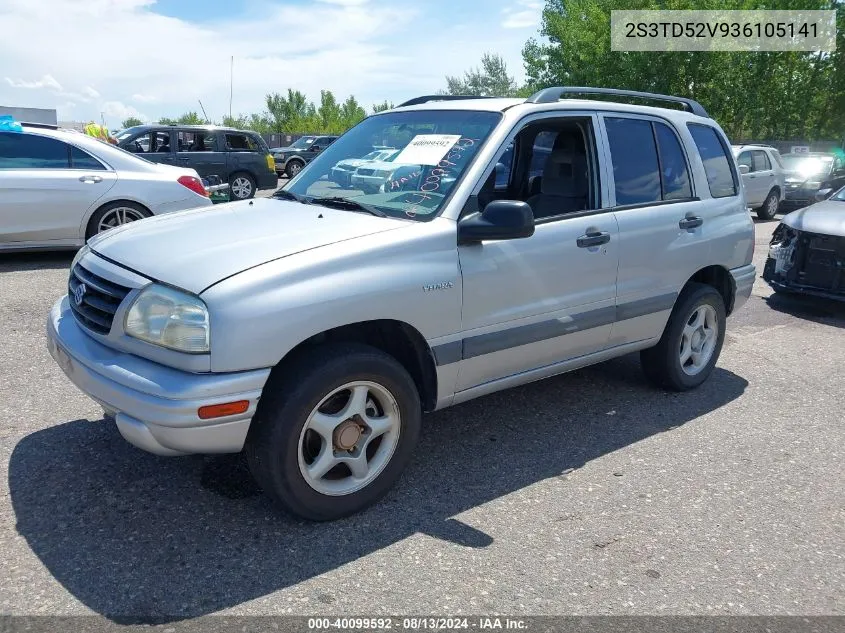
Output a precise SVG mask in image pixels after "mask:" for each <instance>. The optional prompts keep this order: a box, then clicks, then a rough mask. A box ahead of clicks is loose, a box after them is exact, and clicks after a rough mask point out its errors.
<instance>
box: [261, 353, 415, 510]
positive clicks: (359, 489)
mask: <svg viewBox="0 0 845 633" xmlns="http://www.w3.org/2000/svg"><path fill="white" fill-rule="evenodd" d="M420 418H421V409H420V399H419V394H418V392H417V389H416V385H415V384H414V381H413V379H412V378H411V377H410V375H409V374H408V372H407V371H406V370H405V368H404V367H402V365H401V364H399V363H398V362H397V361H396V360H395V359H394V358H393V357H391V356H389V355H387V354H385V353H384V352H381V351H380V350H377V349H375V348H372V347H369V346H366V345H360V344H342V345H326V346H323V347H320V348H316V349H315V350H314V351H313V352H311V353H310V354H309V355H307V356H301V357H300V358H299V359H297V360H295V361H293V362H292V364H290V365H288V366H286V368H285V371H284V374H283V375H282V374H281V373H280V374H276V373H275V372H274V374H273V375H271V378H270V380H269V381H268V383H267V385H266V386H265V388H264V393H263V395H262V398H261V402H260V404H259V407H258V411H257V412H256V416H255V418H254V419H253V422H252V426H251V428H250V432H249V437H248V439H247V446H246V453H247V458H248V460H249V464H250V468H251V470H252V472H253V475H254V476H255V479H256V480H257V481H258V483H259V485H260V486H261V487H262V488H263V489H264V491H265V493H266V494H268V495H269V496H270V497H271V498H272V499H273V500H275V501H276V502H277V503H278V504H279V505H281V506H282V507H283V508H284V509H286V510H287V511H289V512H291V513H293V514H296V515H299V516H301V517H304V518H306V519H311V520H315V521H327V520H333V519H338V518H340V517H343V516H347V515H349V514H353V513H355V512H358V511H360V510H362V509H364V508H366V507H367V506H369V505H371V504H373V503H375V502H376V501H378V500H379V499H380V498H381V497H383V496H384V495H385V494H386V493H387V491H388V490H390V488H391V487H392V486H393V484H394V483H395V482H396V480H397V479H398V478H399V475H400V474H401V472H402V470H403V469H404V468H405V466H406V465H407V463H408V461H409V460H410V457H411V453H412V451H413V449H414V446H415V445H416V442H417V438H418V437H419V431H420Z"/></svg>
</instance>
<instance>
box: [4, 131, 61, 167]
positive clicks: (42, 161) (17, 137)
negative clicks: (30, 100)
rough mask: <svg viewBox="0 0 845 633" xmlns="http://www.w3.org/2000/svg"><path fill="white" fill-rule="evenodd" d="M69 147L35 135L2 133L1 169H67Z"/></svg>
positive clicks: (54, 140)
mask: <svg viewBox="0 0 845 633" xmlns="http://www.w3.org/2000/svg"><path fill="white" fill-rule="evenodd" d="M68 166H69V161H68V145H67V144H66V143H63V142H61V141H57V140H56V139H52V138H48V137H46V136H38V135H35V134H26V133H24V134H21V133H17V132H15V133H12V132H0V169H67V168H68Z"/></svg>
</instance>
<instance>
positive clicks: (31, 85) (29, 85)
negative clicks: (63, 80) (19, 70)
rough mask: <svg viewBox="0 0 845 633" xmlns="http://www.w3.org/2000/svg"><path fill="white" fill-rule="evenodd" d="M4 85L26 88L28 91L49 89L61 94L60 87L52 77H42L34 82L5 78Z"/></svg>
mask: <svg viewBox="0 0 845 633" xmlns="http://www.w3.org/2000/svg"><path fill="white" fill-rule="evenodd" d="M6 83H8V84H9V85H10V86H11V87H12V88H26V89H29V90H40V89H41V88H50V89H52V90H55V91H57V92H61V90H62V85H61V84H60V83H59V82H58V81H56V80H55V78H54V77H53V76H52V75H44V76H43V77H42V78H41V79H38V80H36V81H26V80H25V79H12V78H11V77H6Z"/></svg>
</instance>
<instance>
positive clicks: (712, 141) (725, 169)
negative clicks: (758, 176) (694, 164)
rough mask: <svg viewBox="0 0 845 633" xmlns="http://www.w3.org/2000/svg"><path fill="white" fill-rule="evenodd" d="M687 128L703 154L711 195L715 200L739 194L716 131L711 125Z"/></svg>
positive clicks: (724, 150)
mask: <svg viewBox="0 0 845 633" xmlns="http://www.w3.org/2000/svg"><path fill="white" fill-rule="evenodd" d="M687 127H689V131H690V134H692V140H693V141H695V145H696V147H698V152H699V154H701V162H702V163H704V172H705V173H706V174H707V184H708V186H709V187H710V195H711V196H713V197H714V198H725V197H728V196H735V195H736V193H737V186H736V180H734V174H733V170H732V169H731V164H730V161H729V159H728V153H727V149H726V148H725V146H724V144H723V143H722V141H721V139H720V138H719V135H718V134H717V133H716V130H714V129H713V128H712V127H710V126H709V125H701V124H700V123H688V124H687Z"/></svg>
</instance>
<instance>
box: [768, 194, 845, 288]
mask: <svg viewBox="0 0 845 633" xmlns="http://www.w3.org/2000/svg"><path fill="white" fill-rule="evenodd" d="M763 279H764V280H765V281H766V282H768V284H769V285H770V286H771V287H772V288H773V289H774V290H775V291H777V292H796V293H802V294H807V295H814V296H818V297H825V298H828V299H837V300H839V301H845V188H843V189H840V190H839V191H838V192H837V193H835V194H834V195H833V196H831V197H830V198H828V199H827V200H825V201H823V202H818V203H816V204H814V205H812V206H809V207H806V208H804V209H800V210H798V211H794V212H792V213H790V214H789V215H787V216H785V217H784V218H783V220H782V221H781V223H780V224H779V225H778V227H777V228H776V229H775V232H774V235H773V236H772V241H771V243H770V245H769V256H768V258H767V259H766V265H765V267H764V269H763Z"/></svg>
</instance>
